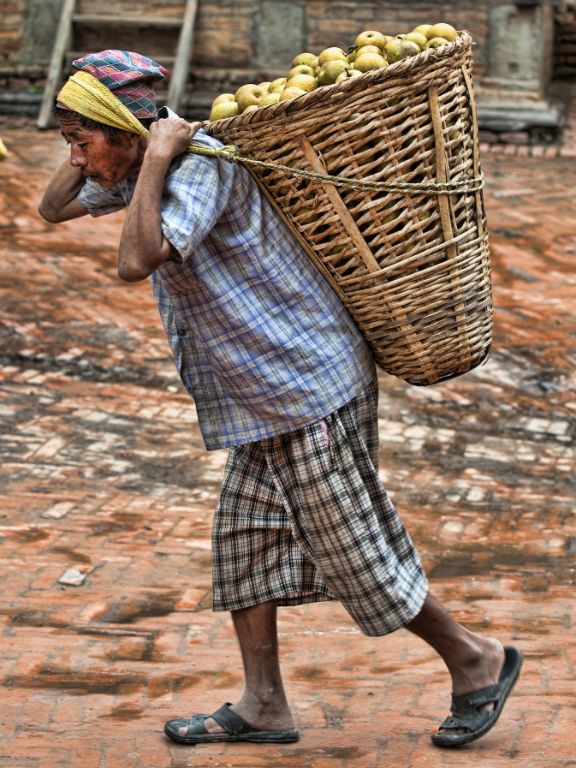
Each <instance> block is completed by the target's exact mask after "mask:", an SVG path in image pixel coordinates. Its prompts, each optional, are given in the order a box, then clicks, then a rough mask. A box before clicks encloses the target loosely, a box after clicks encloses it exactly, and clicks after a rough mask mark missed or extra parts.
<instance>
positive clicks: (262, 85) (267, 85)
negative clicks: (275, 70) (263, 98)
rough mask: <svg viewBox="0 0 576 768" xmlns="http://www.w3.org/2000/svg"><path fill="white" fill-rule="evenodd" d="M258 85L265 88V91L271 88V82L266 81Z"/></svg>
mask: <svg viewBox="0 0 576 768" xmlns="http://www.w3.org/2000/svg"><path fill="white" fill-rule="evenodd" d="M258 85H259V86H260V88H263V89H264V90H265V91H267V90H268V88H270V80H265V81H264V82H263V83H258Z"/></svg>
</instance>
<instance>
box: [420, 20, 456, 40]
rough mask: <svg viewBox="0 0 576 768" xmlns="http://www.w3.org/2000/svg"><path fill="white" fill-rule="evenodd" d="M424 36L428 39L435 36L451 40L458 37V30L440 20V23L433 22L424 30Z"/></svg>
mask: <svg viewBox="0 0 576 768" xmlns="http://www.w3.org/2000/svg"><path fill="white" fill-rule="evenodd" d="M426 37H427V38H428V40H432V39H433V38H435V37H443V38H444V39H445V40H449V41H450V42H452V41H453V40H456V38H457V37H458V31H457V30H456V29H454V27H453V26H452V25H451V24H445V23H444V22H441V23H440V24H433V25H432V26H431V27H430V29H428V30H427V31H426Z"/></svg>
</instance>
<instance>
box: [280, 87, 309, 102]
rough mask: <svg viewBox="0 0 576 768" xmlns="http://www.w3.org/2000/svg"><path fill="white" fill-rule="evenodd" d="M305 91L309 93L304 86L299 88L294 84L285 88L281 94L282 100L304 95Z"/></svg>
mask: <svg viewBox="0 0 576 768" xmlns="http://www.w3.org/2000/svg"><path fill="white" fill-rule="evenodd" d="M305 93H307V91H304V90H303V89H302V88H298V87H296V86H293V85H292V86H290V87H289V88H284V90H283V91H282V93H281V94H280V101H288V99H295V98H297V97H298V96H303V95H304V94H305Z"/></svg>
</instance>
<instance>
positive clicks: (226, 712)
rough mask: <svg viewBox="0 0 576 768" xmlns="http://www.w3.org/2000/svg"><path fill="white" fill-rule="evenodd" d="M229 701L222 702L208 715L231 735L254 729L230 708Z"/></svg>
mask: <svg viewBox="0 0 576 768" xmlns="http://www.w3.org/2000/svg"><path fill="white" fill-rule="evenodd" d="M230 706H231V704H230V702H229V701H228V702H226V704H222V706H221V707H220V709H217V710H216V712H214V713H213V714H212V715H210V717H211V718H212V719H213V720H215V721H216V722H217V723H218V725H221V726H222V728H224V730H225V731H226V732H227V733H229V734H230V735H231V736H241V735H242V734H243V733H247V732H248V731H252V730H254V729H253V728H251V726H250V725H248V723H247V722H246V720H244V719H243V718H241V717H240V715H237V714H236V713H235V712H233V711H232V710H231V709H230Z"/></svg>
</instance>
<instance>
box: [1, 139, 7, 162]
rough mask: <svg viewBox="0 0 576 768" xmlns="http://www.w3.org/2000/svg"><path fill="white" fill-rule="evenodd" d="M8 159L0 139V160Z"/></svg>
mask: <svg viewBox="0 0 576 768" xmlns="http://www.w3.org/2000/svg"><path fill="white" fill-rule="evenodd" d="M7 157H8V150H7V149H6V144H4V142H3V141H2V139H0V160H6V158H7Z"/></svg>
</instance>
